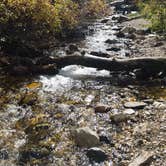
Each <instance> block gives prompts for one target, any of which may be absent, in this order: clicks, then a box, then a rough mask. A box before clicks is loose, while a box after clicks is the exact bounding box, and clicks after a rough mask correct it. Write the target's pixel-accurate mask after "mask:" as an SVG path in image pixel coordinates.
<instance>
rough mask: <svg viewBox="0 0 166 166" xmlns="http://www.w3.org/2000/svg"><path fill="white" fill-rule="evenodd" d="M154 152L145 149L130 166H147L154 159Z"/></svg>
mask: <svg viewBox="0 0 166 166" xmlns="http://www.w3.org/2000/svg"><path fill="white" fill-rule="evenodd" d="M153 156H154V153H153V152H151V151H143V152H142V153H141V154H140V155H139V156H138V157H136V158H135V159H134V160H133V161H132V162H131V163H130V164H129V166H145V165H150V163H151V162H152V160H153Z"/></svg>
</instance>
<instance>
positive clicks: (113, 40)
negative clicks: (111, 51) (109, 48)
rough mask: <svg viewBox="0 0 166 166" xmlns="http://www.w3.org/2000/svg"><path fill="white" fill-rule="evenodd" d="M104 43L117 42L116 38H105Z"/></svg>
mask: <svg viewBox="0 0 166 166" xmlns="http://www.w3.org/2000/svg"><path fill="white" fill-rule="evenodd" d="M105 43H107V44H116V43H118V41H117V40H116V39H107V40H106V41H105Z"/></svg>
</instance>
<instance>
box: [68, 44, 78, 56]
mask: <svg viewBox="0 0 166 166" xmlns="http://www.w3.org/2000/svg"><path fill="white" fill-rule="evenodd" d="M78 51H79V49H78V47H77V45H75V44H70V45H69V47H68V49H67V51H66V53H67V54H72V53H74V52H78Z"/></svg>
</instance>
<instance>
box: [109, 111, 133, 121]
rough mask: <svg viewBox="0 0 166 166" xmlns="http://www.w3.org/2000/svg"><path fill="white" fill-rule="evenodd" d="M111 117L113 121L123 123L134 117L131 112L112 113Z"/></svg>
mask: <svg viewBox="0 0 166 166" xmlns="http://www.w3.org/2000/svg"><path fill="white" fill-rule="evenodd" d="M110 119H111V121H112V122H113V123H121V122H127V121H128V120H131V119H132V117H131V115H129V114H124V113H119V114H115V115H111V116H110Z"/></svg>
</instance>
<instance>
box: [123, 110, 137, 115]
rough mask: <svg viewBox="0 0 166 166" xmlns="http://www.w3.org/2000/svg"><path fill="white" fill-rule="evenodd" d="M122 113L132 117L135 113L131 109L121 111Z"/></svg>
mask: <svg viewBox="0 0 166 166" xmlns="http://www.w3.org/2000/svg"><path fill="white" fill-rule="evenodd" d="M123 113H124V114H129V115H132V114H134V113H135V111H134V110H133V109H125V110H124V111H123Z"/></svg>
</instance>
